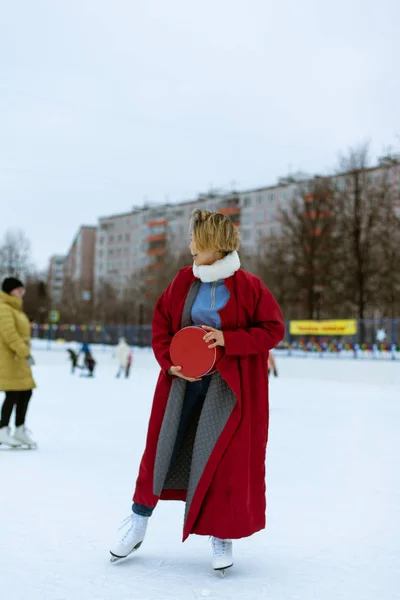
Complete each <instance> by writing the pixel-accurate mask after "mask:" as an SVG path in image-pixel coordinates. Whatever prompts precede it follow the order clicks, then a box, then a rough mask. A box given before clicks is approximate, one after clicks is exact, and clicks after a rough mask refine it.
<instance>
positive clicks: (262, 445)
mask: <svg viewBox="0 0 400 600" xmlns="http://www.w3.org/2000/svg"><path fill="white" fill-rule="evenodd" d="M191 231H192V240H191V244H190V251H191V253H192V256H193V260H194V264H193V268H192V267H186V268H184V269H182V270H181V271H180V272H179V273H178V275H177V276H176V277H175V279H174V280H173V281H172V283H171V284H170V285H169V287H168V288H167V289H166V290H165V292H164V293H163V294H162V296H161V298H160V299H159V300H158V302H157V305H156V308H155V312H154V317H153V323H152V325H153V339H152V346H153V350H154V354H155V356H156V359H157V361H158V363H159V365H160V367H161V373H160V375H159V378H158V382H157V386H156V390H155V395H154V401H153V407H152V411H151V416H150V422H149V428H148V434H147V441H146V447H145V451H144V454H143V458H142V461H141V465H140V469H139V475H138V478H137V482H136V489H135V493H134V496H133V502H134V503H133V506H132V515H131V516H130V517H128V519H127V523H126V526H127V527H126V530H125V531H124V533H123V535H122V537H121V538H120V539H119V540H118V541H117V542H116V543H115V544H114V545H113V547H112V549H111V555H112V560H117V559H119V558H123V557H126V556H128V554H130V553H131V552H133V551H134V550H136V549H138V548H139V546H140V545H141V543H142V541H143V539H144V536H145V533H146V528H147V523H148V520H149V517H150V516H151V514H152V512H153V510H154V508H155V506H156V504H157V502H158V500H182V501H184V502H185V503H186V507H185V517H184V526H183V541H184V540H185V539H186V538H187V537H188V535H189V534H191V533H196V534H198V535H207V536H211V538H212V546H213V567H214V569H216V570H218V569H226V568H228V567H230V566H232V564H233V561H232V539H238V538H242V537H246V536H249V535H252V534H253V533H255V532H256V531H259V530H260V529H263V528H264V527H265V511H266V499H265V451H266V444H267V436H268V373H267V357H268V352H269V350H270V349H271V348H274V347H275V346H276V345H277V344H278V343H279V342H280V340H281V339H282V338H283V334H284V324H283V318H282V313H281V310H280V308H279V306H278V304H277V302H276V300H275V299H274V297H273V296H272V294H271V292H270V291H269V290H268V289H267V288H266V287H265V285H264V284H263V283H262V281H261V280H260V279H259V278H258V277H256V276H254V275H252V274H250V273H248V272H246V271H243V270H242V269H241V268H240V260H239V256H238V253H237V250H238V248H239V234H238V232H237V230H236V229H235V227H234V225H233V223H232V222H231V221H230V219H228V218H227V217H226V216H224V215H222V214H219V213H211V212H208V211H200V210H197V211H195V212H194V214H193V218H192V229H191ZM189 325H201V326H203V327H204V340H205V342H206V343H208V344H209V347H215V346H221V347H223V349H224V355H223V357H222V358H221V359H220V361H219V362H218V365H217V371H216V372H215V373H214V374H212V375H209V376H205V377H203V378H201V379H196V380H195V379H190V378H186V377H184V376H183V375H181V374H180V370H181V367H180V366H179V365H173V364H172V362H171V358H170V353H169V348H170V343H171V340H172V338H173V336H174V334H175V333H176V332H177V331H179V330H180V329H181V328H183V327H186V326H189Z"/></svg>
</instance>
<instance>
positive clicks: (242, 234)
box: [241, 229, 251, 242]
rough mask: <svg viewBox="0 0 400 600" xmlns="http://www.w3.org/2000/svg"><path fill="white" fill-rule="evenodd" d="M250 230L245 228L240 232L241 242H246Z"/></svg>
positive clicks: (248, 238)
mask: <svg viewBox="0 0 400 600" xmlns="http://www.w3.org/2000/svg"><path fill="white" fill-rule="evenodd" d="M250 235H251V230H250V229H245V230H244V231H242V232H241V238H242V241H243V242H248V241H249V240H250Z"/></svg>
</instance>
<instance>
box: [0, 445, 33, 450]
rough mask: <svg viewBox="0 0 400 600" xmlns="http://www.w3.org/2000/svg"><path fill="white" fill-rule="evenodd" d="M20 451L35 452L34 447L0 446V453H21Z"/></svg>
mask: <svg viewBox="0 0 400 600" xmlns="http://www.w3.org/2000/svg"><path fill="white" fill-rule="evenodd" d="M21 450H36V446H22V445H21V446H7V445H6V444H1V445H0V452H6V451H17V452H18V451H21Z"/></svg>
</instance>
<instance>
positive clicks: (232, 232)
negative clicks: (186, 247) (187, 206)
mask: <svg viewBox="0 0 400 600" xmlns="http://www.w3.org/2000/svg"><path fill="white" fill-rule="evenodd" d="M190 233H191V234H192V238H193V241H194V243H195V245H196V249H197V250H199V251H200V252H215V251H217V252H223V253H224V254H229V253H230V252H233V251H234V250H239V246H240V236H239V232H238V230H237V229H236V227H235V226H234V224H233V223H232V221H231V220H230V219H229V217H226V216H225V215H223V214H221V213H218V212H210V211H209V210H200V209H196V210H194V211H193V213H192V218H191V221H190Z"/></svg>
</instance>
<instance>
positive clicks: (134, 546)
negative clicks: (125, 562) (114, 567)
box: [110, 513, 149, 562]
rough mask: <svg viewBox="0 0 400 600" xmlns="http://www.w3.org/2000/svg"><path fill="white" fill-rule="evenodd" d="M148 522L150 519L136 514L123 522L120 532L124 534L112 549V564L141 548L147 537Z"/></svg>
mask: <svg viewBox="0 0 400 600" xmlns="http://www.w3.org/2000/svg"><path fill="white" fill-rule="evenodd" d="M148 522H149V517H142V516H141V515H137V514H136V513H132V514H131V515H129V517H127V518H126V519H125V520H124V521H122V525H121V527H120V531H123V533H122V535H121V537H120V539H119V540H117V541H116V542H115V543H114V544H113V546H112V547H111V550H110V554H111V562H116V561H117V560H120V559H121V558H126V557H127V556H129V554H132V552H135V550H138V549H139V548H140V546H141V545H142V542H143V540H144V536H145V535H146V529H147V524H148Z"/></svg>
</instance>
